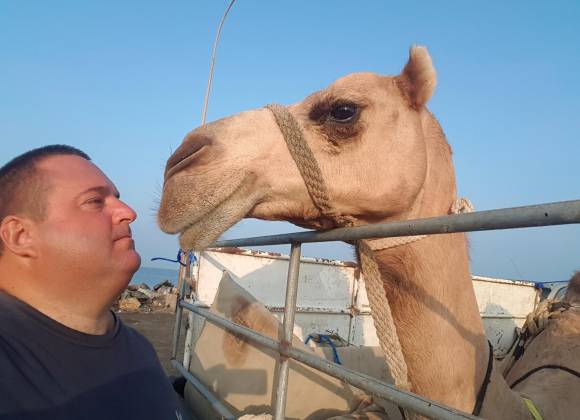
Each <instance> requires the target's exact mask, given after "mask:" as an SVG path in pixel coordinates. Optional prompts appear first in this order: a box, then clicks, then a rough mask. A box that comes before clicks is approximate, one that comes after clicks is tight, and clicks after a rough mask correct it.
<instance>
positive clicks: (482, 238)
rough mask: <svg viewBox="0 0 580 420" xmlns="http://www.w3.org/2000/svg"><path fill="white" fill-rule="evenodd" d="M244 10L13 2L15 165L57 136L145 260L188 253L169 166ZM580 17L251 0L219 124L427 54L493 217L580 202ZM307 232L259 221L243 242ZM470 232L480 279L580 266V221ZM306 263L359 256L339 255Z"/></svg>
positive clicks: (537, 11) (5, 79) (557, 9)
mask: <svg viewBox="0 0 580 420" xmlns="http://www.w3.org/2000/svg"><path fill="white" fill-rule="evenodd" d="M227 3H228V2H227V1H205V2H192V1H187V2H186V1H172V2H151V1H138V2H137V1H123V2H113V1H99V2H78V1H54V2H42V1H30V2H16V1H13V2H9V1H0V165H1V164H4V163H5V162H6V161H8V160H9V159H11V158H12V157H14V156H15V155H17V154H19V153H22V152H24V151H26V150H28V149H31V148H33V147H38V146H41V145H45V144H50V143H66V144H71V145H74V146H77V147H79V148H81V149H83V150H84V151H86V152H87V153H88V154H89V155H91V157H92V158H93V160H94V161H95V163H96V164H97V165H99V166H100V167H101V168H102V169H103V170H104V171H105V173H107V174H108V175H109V177H110V178H111V179H112V180H113V181H114V182H115V183H116V184H117V186H118V188H119V189H120V191H121V193H122V196H123V197H124V199H125V200H126V201H127V202H128V203H129V204H131V205H132V206H133V207H134V208H135V209H136V210H137V212H138V213H139V219H138V220H137V221H136V222H135V225H134V232H135V238H136V241H137V245H138V249H139V250H140V252H141V254H142V256H143V259H144V264H145V265H155V263H150V262H149V259H150V258H151V257H153V256H159V255H163V256H172V255H174V254H175V253H176V250H177V240H176V238H175V237H172V236H168V235H165V234H163V233H161V232H160V231H159V230H158V229H157V227H156V224H155V209H156V206H157V201H158V197H159V191H160V186H161V183H162V173H163V167H164V164H165V160H166V159H167V157H168V156H169V155H170V153H171V151H172V150H175V148H177V146H178V145H179V144H180V142H181V139H182V138H183V136H184V135H185V133H187V132H188V131H189V130H191V129H192V128H194V127H196V126H198V125H199V124H200V120H201V109H202V104H203V96H204V90H205V85H206V81H207V73H208V70H209V62H210V52H211V46H212V42H213V37H214V35H215V30H216V27H217V24H218V22H219V19H220V17H221V14H222V13H223V11H224V9H225V7H226V5H227ZM579 21H580V3H578V2H577V1H552V2H539V1H535V2H530V1H512V2H509V3H508V2H501V1H490V2H481V3H480V4H478V3H475V2H460V1H446V2H445V1H444V2H436V4H435V2H419V1H408V2H398V4H396V3H395V2H382V1H366V2H346V1H334V2H329V1H324V2H323V1H292V2H274V1H272V2H265V1H250V0H238V3H237V4H236V5H235V6H234V8H233V9H232V11H231V13H230V16H229V17H228V21H227V22H226V25H225V28H224V31H223V34H222V41H221V45H220V48H219V51H218V58H217V64H216V72H215V77H214V89H213V94H212V97H211V99H210V107H209V112H208V120H210V121H211V120H213V119H217V118H220V117H222V116H225V115H229V114H233V113H237V112H240V111H242V110H246V109H249V108H256V107H260V106H262V105H264V104H266V103H270V102H280V103H292V102H295V101H298V100H300V99H302V98H303V97H304V96H306V95H308V94H310V93H311V92H313V91H316V90H319V89H321V88H323V87H325V86H326V85H328V84H330V83H331V82H332V81H333V80H335V79H336V78H338V77H340V76H342V75H345V74H347V73H350V72H354V71H373V72H377V73H385V74H395V73H398V72H399V70H400V69H401V68H402V66H403V65H404V63H405V60H406V57H407V51H408V48H409V46H411V45H412V44H415V43H417V44H422V45H426V46H427V47H428V48H429V51H430V53H431V55H432V57H433V60H434V63H435V66H436V68H437V71H438V78H439V83H438V88H437V91H436V93H435V96H434V97H433V99H432V100H431V102H430V105H429V107H430V109H431V110H432V111H433V112H434V113H435V115H436V116H437V117H438V119H439V120H440V122H441V125H442V126H443V129H444V130H445V132H446V134H447V137H448V139H449V142H450V143H451V145H452V146H453V149H454V152H455V154H454V161H455V166H456V170H457V176H458V186H459V192H460V194H461V195H464V196H468V197H469V198H470V199H471V200H472V201H473V203H474V204H475V206H476V208H477V209H478V210H486V209H493V208H502V207H511V206H520V205H527V204H535V203H542V202H553V201H560V200H572V199H579V198H580V182H579V181H580V175H579V168H580V142H579V140H580V139H579V133H580V118H578V114H579V113H580V106H579V104H578V100H579V98H580V84H579V83H578V76H577V75H578V74H579V71H578V69H579V67H580V27H579V26H578V22H579ZM295 230H297V229H296V228H295V227H293V226H291V225H288V224H285V223H265V222H259V221H254V220H246V221H243V222H241V223H240V224H239V225H237V226H235V227H234V228H233V229H232V230H231V231H229V232H228V233H226V237H228V238H234V237H242V236H256V235H265V234H269V233H281V232H290V231H295ZM470 238H471V258H472V271H473V272H474V273H476V274H481V275H489V276H499V277H507V278H523V279H530V280H535V281H550V280H561V279H566V278H568V277H569V276H570V274H571V273H572V272H573V271H574V270H578V269H580V226H578V225H574V226H564V227H550V228H534V229H524V230H513V231H502V232H482V233H474V234H471V235H470ZM277 249H280V248H277ZM281 249H282V250H285V249H286V248H281ZM304 253H305V254H306V255H317V256H322V257H331V258H341V259H352V255H353V253H352V250H350V248H349V247H347V246H346V245H336V244H322V245H308V246H306V248H305V251H304ZM156 266H161V265H156ZM162 267H163V268H166V267H167V266H166V265H163V266H162Z"/></svg>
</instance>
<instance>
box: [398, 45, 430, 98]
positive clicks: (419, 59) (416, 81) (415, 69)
mask: <svg viewBox="0 0 580 420" xmlns="http://www.w3.org/2000/svg"><path fill="white" fill-rule="evenodd" d="M398 79H399V80H398V82H399V87H400V88H401V90H402V91H403V93H404V94H405V95H406V96H407V97H408V98H409V100H410V101H411V105H412V106H413V107H414V108H420V107H422V106H423V105H425V104H426V103H427V101H428V100H429V99H430V98H431V96H432V95H433V92H434V91H435V86H436V85H437V73H436V72H435V68H434V67H433V63H432V62H431V57H430V56H429V52H428V51H427V48H425V47H421V46H414V47H412V48H411V50H410V51H409V61H407V64H406V65H405V68H404V69H403V71H402V72H401V75H400V76H399V77H398Z"/></svg>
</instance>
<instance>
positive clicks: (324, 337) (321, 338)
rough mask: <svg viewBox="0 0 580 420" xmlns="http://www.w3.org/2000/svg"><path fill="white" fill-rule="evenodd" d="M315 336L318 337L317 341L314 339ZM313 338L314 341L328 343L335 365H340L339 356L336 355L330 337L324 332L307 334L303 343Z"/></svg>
mask: <svg viewBox="0 0 580 420" xmlns="http://www.w3.org/2000/svg"><path fill="white" fill-rule="evenodd" d="M316 337H318V341H316ZM311 339H312V340H314V342H315V343H322V342H323V341H324V342H326V343H328V344H329V345H330V347H331V348H332V358H333V359H334V363H336V364H337V365H342V363H341V362H340V358H339V357H338V352H337V351H336V346H335V345H334V343H333V342H332V339H331V338H330V337H329V336H328V335H326V334H308V337H307V338H306V341H304V344H308V342H309V341H310V340H311Z"/></svg>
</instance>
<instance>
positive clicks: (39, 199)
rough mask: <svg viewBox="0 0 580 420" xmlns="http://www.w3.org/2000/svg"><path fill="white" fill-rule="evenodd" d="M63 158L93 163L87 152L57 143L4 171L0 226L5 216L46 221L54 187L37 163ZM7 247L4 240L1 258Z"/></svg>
mask: <svg viewBox="0 0 580 420" xmlns="http://www.w3.org/2000/svg"><path fill="white" fill-rule="evenodd" d="M59 155H75V156H79V157H82V158H83V159H86V160H91V158H90V157H89V156H88V155H87V154H86V153H84V152H82V151H80V150H79V149H76V148H74V147H72V146H66V145H63V144H53V145H49V146H43V147H39V148H37V149H33V150H30V151H28V152H26V153H23V154H21V155H20V156H16V157H15V158H14V159H12V160H11V161H10V162H8V163H7V164H5V165H4V166H2V167H1V168H0V223H1V222H2V220H4V218H5V217H7V216H9V215H15V214H21V215H24V216H27V217H30V218H32V219H34V220H42V219H43V218H44V216H45V213H46V192H47V191H48V189H49V187H50V185H49V184H48V182H47V181H46V180H45V179H44V177H43V174H42V172H41V171H39V170H38V168H37V164H38V163H39V162H40V161H41V160H43V159H45V158H47V157H49V156H59ZM3 248H4V246H3V242H2V241H1V240H0V255H2V250H3Z"/></svg>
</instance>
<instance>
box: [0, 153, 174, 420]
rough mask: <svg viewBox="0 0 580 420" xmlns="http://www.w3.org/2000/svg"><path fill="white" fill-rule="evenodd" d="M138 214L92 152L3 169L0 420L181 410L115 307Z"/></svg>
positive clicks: (19, 161)
mask: <svg viewBox="0 0 580 420" xmlns="http://www.w3.org/2000/svg"><path fill="white" fill-rule="evenodd" d="M136 217H137V215H136V214H135V212H134V211H133V210H132V209H131V208H130V207H129V206H127V205H126V204H125V203H123V202H122V201H120V199H119V192H118V191H117V189H116V188H115V185H113V183H112V182H111V181H110V180H109V179H108V178H107V177H106V176H105V175H104V174H103V172H101V170H100V169H99V168H97V167H96V166H95V165H94V164H92V163H91V161H90V158H89V157H88V156H87V155H86V154H84V153H83V152H81V151H79V150H77V149H75V148H72V147H69V146H61V145H54V146H46V147H42V148H39V149H35V150H32V151H30V152H27V153H25V154H23V155H21V156H18V157H17V158H15V159H13V160H12V161H10V162H9V163H7V164H6V165H5V166H3V167H2V168H0V419H23V420H28V419H43V420H46V419H71V420H72V419H75V420H77V419H87V420H88V419H99V420H103V419H123V420H125V419H163V420H165V419H181V418H183V413H182V412H181V409H180V408H179V403H178V399H177V397H176V395H177V394H176V393H175V392H174V391H173V388H172V387H171V384H170V383H169V381H168V379H167V377H166V376H165V374H164V372H163V370H162V368H161V365H160V363H159V360H158V358H157V356H156V354H155V351H154V349H153V347H152V346H151V344H150V343H149V342H148V341H147V340H146V339H145V338H144V337H143V336H141V335H140V334H139V333H138V332H137V331H135V330H133V329H131V328H129V327H127V326H125V325H124V324H123V323H122V322H121V320H120V319H119V318H117V316H115V314H114V313H113V312H112V311H111V310H110V307H111V305H112V303H113V302H114V301H115V300H116V298H117V297H118V296H119V294H120V293H121V292H122V291H123V290H124V289H125V287H126V286H127V284H128V283H129V281H130V279H131V277H132V275H133V273H134V272H135V271H136V270H137V269H138V268H139V265H140V257H139V254H138V253H137V252H136V251H135V247H134V243H133V239H132V238H131V229H130V227H129V225H130V224H131V223H132V222H133V221H134V220H135V218H136Z"/></svg>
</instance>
